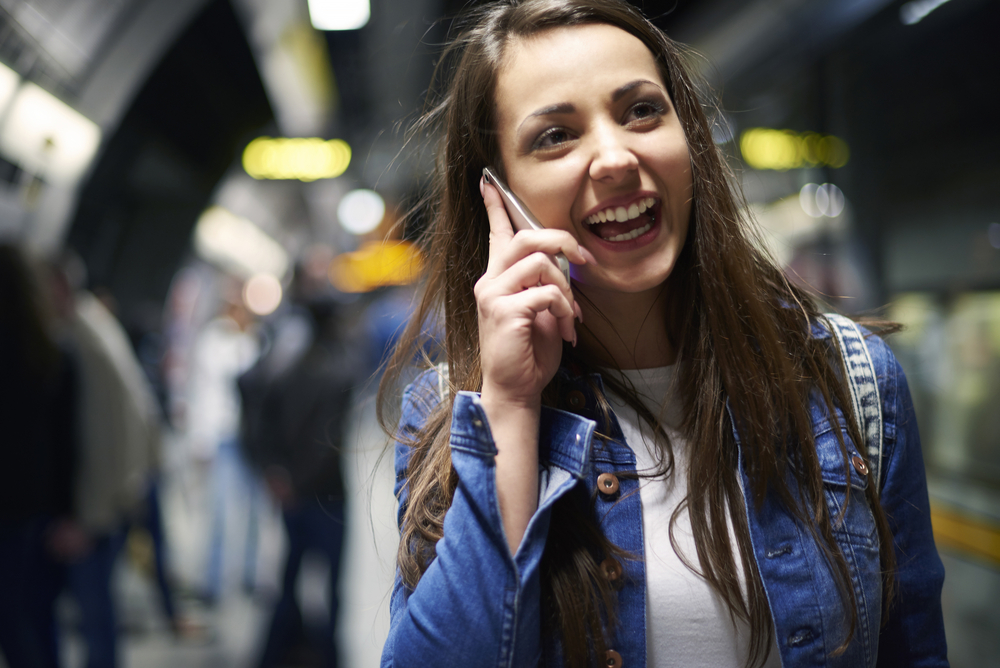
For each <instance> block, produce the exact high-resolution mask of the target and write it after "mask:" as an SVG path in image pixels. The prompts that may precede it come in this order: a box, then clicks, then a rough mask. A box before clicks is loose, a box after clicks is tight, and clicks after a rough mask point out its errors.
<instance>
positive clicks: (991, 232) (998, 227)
mask: <svg viewBox="0 0 1000 668" xmlns="http://www.w3.org/2000/svg"><path fill="white" fill-rule="evenodd" d="M986 236H987V237H988V238H989V240H990V246H993V247H994V248H996V249H997V250H1000V223H990V226H989V228H988V229H987V231H986Z"/></svg>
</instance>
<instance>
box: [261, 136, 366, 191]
mask: <svg viewBox="0 0 1000 668" xmlns="http://www.w3.org/2000/svg"><path fill="white" fill-rule="evenodd" d="M349 164H351V147H350V146H349V145H348V144H347V142H345V141H344V140H343V139H330V140H323V139H318V138H315V137H312V138H300V139H291V138H272V137H258V138H257V139H254V140H253V141H252V142H250V143H249V144H248V145H247V147H246V149H245V150H244V151H243V169H245V170H246V172H247V174H249V175H250V176H252V177H253V178H255V179H299V180H300V181H315V180H316V179H332V178H335V177H338V176H340V175H341V174H343V173H344V172H345V171H347V166H348V165H349Z"/></svg>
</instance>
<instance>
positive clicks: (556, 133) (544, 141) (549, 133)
mask: <svg viewBox="0 0 1000 668" xmlns="http://www.w3.org/2000/svg"><path fill="white" fill-rule="evenodd" d="M570 139H571V137H570V134H569V132H567V131H566V130H563V129H562V128H551V129H549V130H546V131H545V132H543V133H542V134H541V135H540V136H539V137H538V139H536V140H535V144H534V146H532V148H552V147H553V146H558V145H559V144H562V143H564V142H567V141H569V140H570Z"/></svg>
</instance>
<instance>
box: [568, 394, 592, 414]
mask: <svg viewBox="0 0 1000 668" xmlns="http://www.w3.org/2000/svg"><path fill="white" fill-rule="evenodd" d="M566 400H567V401H568V402H569V407H570V408H572V409H573V410H582V409H583V408H584V407H585V406H586V405H587V397H585V396H583V392H581V391H580V390H573V391H572V392H570V393H569V394H568V395H566Z"/></svg>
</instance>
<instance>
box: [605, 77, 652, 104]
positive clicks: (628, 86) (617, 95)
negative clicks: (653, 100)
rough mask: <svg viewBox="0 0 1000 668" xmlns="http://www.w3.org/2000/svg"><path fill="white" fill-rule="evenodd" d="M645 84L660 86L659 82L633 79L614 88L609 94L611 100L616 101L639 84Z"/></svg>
mask: <svg viewBox="0 0 1000 668" xmlns="http://www.w3.org/2000/svg"><path fill="white" fill-rule="evenodd" d="M646 84H649V85H650V86H656V87H657V88H660V86H659V84H657V83H656V82H654V81H650V80H649V79H636V80H635V81H629V82H628V83H627V84H625V85H624V86H619V87H618V88H616V89H615V92H614V93H612V94H611V101H612V102H617V101H618V100H620V99H622V98H623V97H625V96H626V95H628V94H629V92H631V91H633V90H635V89H636V88H638V87H639V86H644V85H646ZM661 90H662V89H661Z"/></svg>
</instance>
